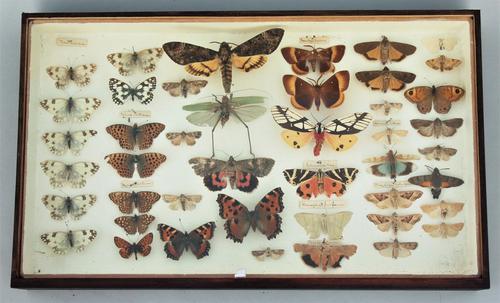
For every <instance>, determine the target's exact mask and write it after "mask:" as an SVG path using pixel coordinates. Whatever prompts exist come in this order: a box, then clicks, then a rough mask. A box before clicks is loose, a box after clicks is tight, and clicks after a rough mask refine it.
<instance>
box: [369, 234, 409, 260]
mask: <svg viewBox="0 0 500 303" xmlns="http://www.w3.org/2000/svg"><path fill="white" fill-rule="evenodd" d="M417 246H418V244H417V242H399V241H398V240H397V239H396V240H394V241H393V242H375V243H373V247H375V249H376V250H378V251H379V253H380V254H381V255H382V256H384V257H389V258H394V259H397V258H404V257H409V256H410V255H411V251H412V250H415V249H416V248H417Z"/></svg>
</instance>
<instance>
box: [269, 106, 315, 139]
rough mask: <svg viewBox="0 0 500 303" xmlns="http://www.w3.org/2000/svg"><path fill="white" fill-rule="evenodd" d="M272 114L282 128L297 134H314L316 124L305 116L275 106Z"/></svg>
mask: <svg viewBox="0 0 500 303" xmlns="http://www.w3.org/2000/svg"><path fill="white" fill-rule="evenodd" d="M271 114H272V116H273V119H274V121H276V123H278V125H279V126H281V127H282V128H285V129H288V130H292V131H296V132H302V133H303V132H313V131H314V128H315V126H316V125H315V124H313V123H312V122H311V121H310V120H309V119H307V118H305V117H304V116H302V115H300V114H298V113H296V112H294V111H292V110H290V109H289V108H287V107H281V106H279V105H276V106H273V107H272V109H271Z"/></svg>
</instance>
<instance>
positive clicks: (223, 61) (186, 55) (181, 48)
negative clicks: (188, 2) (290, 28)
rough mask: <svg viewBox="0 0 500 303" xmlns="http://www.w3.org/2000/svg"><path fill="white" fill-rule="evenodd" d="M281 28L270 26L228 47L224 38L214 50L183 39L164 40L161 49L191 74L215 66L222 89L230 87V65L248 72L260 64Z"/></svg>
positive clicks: (273, 46)
mask: <svg viewBox="0 0 500 303" xmlns="http://www.w3.org/2000/svg"><path fill="white" fill-rule="evenodd" d="M284 33H285V31H284V30H283V29H281V28H273V29H269V30H267V31H264V32H262V33H260V34H258V35H257V36H255V37H253V38H251V39H250V40H247V41H245V42H243V43H241V44H240V45H237V46H235V47H234V48H231V46H230V44H232V43H228V42H221V43H219V45H220V46H219V50H218V51H215V50H212V49H209V48H205V47H202V46H197V45H193V44H189V43H184V42H168V43H165V44H163V50H164V51H165V53H167V55H168V56H169V57H170V59H172V60H173V61H174V62H175V63H177V64H180V65H185V70H186V71H187V72H188V73H190V74H192V75H195V76H206V77H208V76H210V75H211V74H212V73H213V72H215V71H216V70H217V69H218V68H219V67H220V69H221V74H222V86H223V87H224V91H225V92H226V93H229V92H230V91H231V83H232V67H233V66H234V67H236V68H239V69H242V70H244V71H245V72H249V71H251V70H253V69H256V68H259V67H261V66H263V65H264V64H265V63H266V62H267V57H266V56H265V55H269V54H271V53H272V52H274V51H275V50H276V48H278V45H279V44H280V42H281V38H283V34H284Z"/></svg>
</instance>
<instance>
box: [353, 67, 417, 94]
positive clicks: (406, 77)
mask: <svg viewBox="0 0 500 303" xmlns="http://www.w3.org/2000/svg"><path fill="white" fill-rule="evenodd" d="M415 77H416V76H415V74H413V73H409V72H401V71H391V70H389V68H388V67H387V66H386V67H384V69H383V70H381V71H379V70H372V71H363V72H357V73H356V78H357V79H358V80H359V81H361V82H363V83H364V84H365V85H366V86H367V87H369V88H371V89H372V90H381V91H382V92H384V93H386V92H387V91H388V90H389V89H390V90H393V91H400V90H402V89H403V88H404V87H405V86H406V84H407V83H411V82H413V80H415Z"/></svg>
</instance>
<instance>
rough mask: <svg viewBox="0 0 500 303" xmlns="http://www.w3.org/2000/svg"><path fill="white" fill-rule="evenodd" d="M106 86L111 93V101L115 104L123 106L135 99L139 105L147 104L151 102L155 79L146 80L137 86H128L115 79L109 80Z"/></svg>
mask: <svg viewBox="0 0 500 303" xmlns="http://www.w3.org/2000/svg"><path fill="white" fill-rule="evenodd" d="M108 84H109V90H110V91H111V99H112V100H113V102H114V103H115V104H118V105H123V104H124V103H125V101H126V100H128V99H131V100H132V101H135V100H136V99H137V101H139V102H140V103H141V104H148V103H150V102H151V101H153V97H154V95H153V91H154V90H155V88H156V77H150V78H147V79H146V80H144V81H142V82H141V83H139V84H138V85H137V86H130V85H128V84H127V83H125V82H123V81H121V80H118V79H115V78H110V79H109V83H108Z"/></svg>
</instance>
